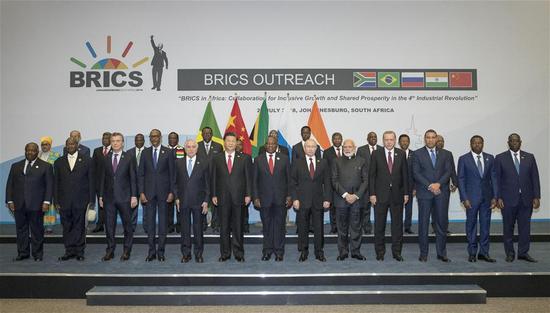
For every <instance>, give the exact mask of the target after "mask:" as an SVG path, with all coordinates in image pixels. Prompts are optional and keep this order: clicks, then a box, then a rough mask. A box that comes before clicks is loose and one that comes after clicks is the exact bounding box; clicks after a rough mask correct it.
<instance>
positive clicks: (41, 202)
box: [6, 142, 53, 261]
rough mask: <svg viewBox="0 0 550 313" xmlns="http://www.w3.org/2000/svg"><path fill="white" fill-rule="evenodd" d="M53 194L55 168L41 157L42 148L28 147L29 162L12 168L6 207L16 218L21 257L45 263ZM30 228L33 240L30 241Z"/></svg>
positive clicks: (20, 258) (26, 149)
mask: <svg viewBox="0 0 550 313" xmlns="http://www.w3.org/2000/svg"><path fill="white" fill-rule="evenodd" d="M52 193H53V170H52V166H51V165H50V164H49V163H48V162H45V161H42V160H41V159H40V158H39V157H38V145H37V144H36V143H34V142H31V143H28V144H27V145H25V159H24V160H21V161H18V162H16V163H14V164H12V166H11V169H10V173H9V176H8V181H7V183H6V206H7V207H8V209H9V210H10V211H11V212H12V213H13V215H14V217H15V227H16V229H17V257H16V258H15V259H14V260H15V261H21V260H24V259H28V258H29V257H30V254H31V251H30V248H31V247H32V256H33V257H34V260H35V261H42V257H43V255H44V212H46V211H48V210H49V208H50V203H51V200H52ZM29 228H30V233H31V240H30V241H29Z"/></svg>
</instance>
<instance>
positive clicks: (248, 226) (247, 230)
mask: <svg viewBox="0 0 550 313" xmlns="http://www.w3.org/2000/svg"><path fill="white" fill-rule="evenodd" d="M243 232H244V233H245V234H248V233H250V225H248V224H245V225H244V226H243Z"/></svg>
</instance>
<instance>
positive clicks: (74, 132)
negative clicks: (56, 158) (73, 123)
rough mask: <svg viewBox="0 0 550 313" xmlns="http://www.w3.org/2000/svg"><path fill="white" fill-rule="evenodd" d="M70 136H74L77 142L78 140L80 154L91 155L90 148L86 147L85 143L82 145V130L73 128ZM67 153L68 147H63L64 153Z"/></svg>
mask: <svg viewBox="0 0 550 313" xmlns="http://www.w3.org/2000/svg"><path fill="white" fill-rule="evenodd" d="M69 137H73V138H74V139H75V140H76V142H78V148H77V150H78V153H80V155H87V156H90V148H88V147H86V146H85V145H82V144H80V140H81V139H82V137H81V135H80V131H78V130H72V131H71V132H70V133H69ZM65 154H67V148H66V147H63V155H65Z"/></svg>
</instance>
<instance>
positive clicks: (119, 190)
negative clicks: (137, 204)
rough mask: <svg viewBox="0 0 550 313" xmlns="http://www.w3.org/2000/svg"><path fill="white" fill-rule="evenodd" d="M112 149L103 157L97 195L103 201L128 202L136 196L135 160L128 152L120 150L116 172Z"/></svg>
mask: <svg viewBox="0 0 550 313" xmlns="http://www.w3.org/2000/svg"><path fill="white" fill-rule="evenodd" d="M112 157H113V151H111V152H109V154H108V155H107V156H106V157H105V158H104V159H103V160H104V163H103V171H102V173H101V185H100V186H101V187H100V188H99V196H100V197H103V201H105V202H120V203H124V202H129V201H130V198H131V197H137V196H138V188H137V178H136V169H135V164H136V163H135V161H134V160H133V159H132V156H130V155H129V154H128V152H121V154H120V156H119V160H118V167H117V170H116V172H113V165H112Z"/></svg>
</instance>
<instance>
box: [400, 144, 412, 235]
mask: <svg viewBox="0 0 550 313" xmlns="http://www.w3.org/2000/svg"><path fill="white" fill-rule="evenodd" d="M410 143H411V139H410V137H409V135H407V134H401V135H400V136H399V147H400V148H401V150H403V152H405V156H406V157H407V165H408V166H409V191H408V194H409V201H407V203H405V221H404V222H403V226H404V227H405V233H406V234H410V235H412V234H414V232H413V231H412V229H411V226H412V207H413V197H414V195H415V193H416V191H415V190H414V180H413V174H412V158H413V156H414V150H411V149H409V145H410Z"/></svg>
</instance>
